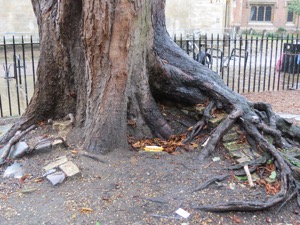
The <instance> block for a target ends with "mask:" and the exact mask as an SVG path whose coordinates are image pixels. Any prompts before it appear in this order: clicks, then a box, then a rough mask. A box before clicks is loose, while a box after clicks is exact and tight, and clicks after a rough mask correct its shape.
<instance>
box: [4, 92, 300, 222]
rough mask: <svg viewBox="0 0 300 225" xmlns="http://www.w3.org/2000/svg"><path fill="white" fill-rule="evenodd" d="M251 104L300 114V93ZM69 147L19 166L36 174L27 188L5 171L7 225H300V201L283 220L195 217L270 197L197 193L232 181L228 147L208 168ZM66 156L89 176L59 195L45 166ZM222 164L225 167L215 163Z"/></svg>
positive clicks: (266, 215) (228, 190)
mask: <svg viewBox="0 0 300 225" xmlns="http://www.w3.org/2000/svg"><path fill="white" fill-rule="evenodd" d="M284 95H286V96H287V98H285V97H284ZM253 96H254V97H253ZM270 96H271V97H270ZM247 97H248V98H249V99H251V100H253V101H258V100H260V101H267V102H270V103H274V105H273V109H274V110H275V111H277V112H286V113H298V114H300V111H299V110H300V101H299V97H300V91H287V92H284V93H283V92H280V93H279V92H278V93H277V95H275V94H273V93H263V94H252V95H247ZM267 97H269V99H267ZM287 99H288V101H287ZM287 102H289V103H287ZM281 104H288V105H286V106H284V107H283V106H281ZM292 108H293V110H291V109H292ZM51 129H52V128H51V126H46V125H45V126H43V128H39V129H37V130H35V131H33V132H32V133H31V134H30V135H28V136H27V139H28V138H32V137H35V138H36V137H38V136H40V137H42V136H45V135H49V133H50V134H51V135H55V133H53V130H51ZM69 145H70V147H69V148H68V149H56V150H52V151H51V152H48V153H40V154H32V155H30V156H26V157H24V158H22V159H20V160H18V162H20V163H22V164H23V168H24V171H25V173H26V174H28V177H27V178H26V179H25V180H18V179H13V178H3V176H2V175H3V173H4V170H5V169H6V166H2V167H0V182H1V183H0V224H14V225H16V224H22V225H23V224H24V225H41V224H48V225H50V224H54V225H63V224H80V225H83V224H94V225H99V224H100V225H105V224H116V225H127V224H128V225H158V224H159V225H168V224H170V225H177V224H178V225H187V224H188V225H197V224H212V225H213V224H282V225H283V224H293V225H297V224H300V209H299V208H298V206H297V204H296V200H295V199H294V200H292V201H291V202H290V203H288V204H287V205H285V206H284V207H283V208H282V209H281V210H280V211H279V212H276V210H277V207H275V208H272V209H270V210H266V211H262V212H229V213H209V212H205V211H201V210H197V209H194V208H195V206H198V205H203V204H213V203H218V202H223V201H231V200H240V201H241V200H243V201H244V200H252V201H257V200H262V199H266V198H267V197H268V196H270V195H269V194H267V193H266V190H265V188H264V187H262V186H260V185H256V186H255V187H254V188H250V187H249V185H248V184H247V182H241V181H238V180H237V179H236V178H235V176H234V175H231V176H229V178H227V179H226V180H224V181H220V182H217V183H214V184H212V185H211V186H209V188H207V189H204V190H201V191H197V192H194V191H193V190H195V189H196V188H197V187H198V186H199V185H201V184H202V183H203V182H205V181H206V180H208V179H210V178H212V177H214V176H217V175H222V174H227V173H229V174H230V173H231V172H229V171H227V170H224V168H226V166H228V165H232V164H233V162H232V161H231V160H230V158H229V157H228V156H229V155H228V153H227V152H226V151H224V150H223V148H222V147H220V148H219V149H217V150H216V152H215V154H214V155H212V156H211V157H209V158H208V159H207V160H205V161H204V162H201V163H200V162H199V161H198V160H197V155H198V154H199V153H198V152H197V151H190V152H182V153H180V154H176V155H170V154H167V153H146V152H143V151H139V152H138V151H130V150H128V149H117V150H114V151H113V152H112V153H110V154H108V155H104V156H100V157H101V160H103V161H104V162H98V161H95V160H93V159H91V158H88V157H84V156H80V155H78V154H74V151H73V153H72V150H76V149H77V147H76V143H69ZM63 155H66V156H67V157H68V159H69V160H70V161H72V162H74V163H75V164H76V165H77V166H78V167H79V168H80V170H81V174H80V175H78V176H76V177H72V178H68V179H67V180H66V181H65V182H64V183H62V184H60V185H58V186H55V187H53V186H52V185H51V184H50V182H49V181H47V180H39V179H38V178H40V177H41V176H42V174H43V173H44V172H45V171H43V169H42V168H43V166H45V165H47V164H48V163H50V162H52V161H53V160H54V159H55V158H57V157H59V156H63ZM215 157H219V158H220V160H219V161H214V160H213V159H214V158H215ZM37 181H39V182H37ZM179 208H182V209H184V210H186V211H187V212H188V213H190V216H189V217H188V218H187V219H185V218H183V217H180V216H179V215H177V214H176V213H175V211H176V210H177V209H179Z"/></svg>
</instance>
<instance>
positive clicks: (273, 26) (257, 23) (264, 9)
mask: <svg viewBox="0 0 300 225" xmlns="http://www.w3.org/2000/svg"><path fill="white" fill-rule="evenodd" d="M231 1H233V2H232V9H233V10H232V12H233V21H232V26H235V27H240V28H241V29H242V30H245V29H250V28H252V29H254V30H255V31H263V30H266V31H271V32H275V31H277V30H278V28H284V29H286V30H287V31H290V32H293V31H296V30H297V26H298V22H299V18H298V16H297V15H295V14H294V13H293V12H289V10H288V4H289V2H290V0H231Z"/></svg>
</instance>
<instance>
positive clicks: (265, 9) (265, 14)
mask: <svg viewBox="0 0 300 225" xmlns="http://www.w3.org/2000/svg"><path fill="white" fill-rule="evenodd" d="M250 20H251V21H260V22H263V21H271V20H272V6H265V5H253V6H251V14H250Z"/></svg>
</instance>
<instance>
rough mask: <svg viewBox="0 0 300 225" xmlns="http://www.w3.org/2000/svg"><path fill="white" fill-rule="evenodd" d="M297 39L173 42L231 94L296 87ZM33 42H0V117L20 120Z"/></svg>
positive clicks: (31, 73)
mask: <svg viewBox="0 0 300 225" xmlns="http://www.w3.org/2000/svg"><path fill="white" fill-rule="evenodd" d="M299 39H300V37H299V38H298V36H286V37H274V36H270V37H259V36H247V35H242V36H240V37H238V38H230V37H228V36H222V37H220V36H219V35H218V36H216V37H214V36H210V37H208V36H207V35H204V36H201V37H200V38H199V39H195V38H190V39H183V38H182V37H180V38H176V37H174V41H175V42H176V43H177V44H178V45H179V46H180V47H181V48H182V49H183V50H185V51H186V53H187V54H188V55H190V56H191V57H193V58H194V59H195V60H197V61H198V62H199V63H202V64H204V65H205V66H208V67H209V68H210V69H212V70H213V71H215V72H216V73H218V74H219V76H221V77H222V79H223V80H224V82H225V83H226V84H227V85H228V86H229V87H230V88H231V89H233V90H234V91H236V92H239V93H244V92H262V91H276V90H284V89H299V88H300V80H299V78H300V40H299ZM38 58H39V42H38V41H33V39H32V37H31V38H29V39H28V40H27V41H24V38H23V37H22V38H21V39H20V40H17V41H16V40H15V38H14V37H12V38H11V39H9V40H7V39H5V38H3V41H2V43H0V64H1V65H0V117H4V116H14V115H20V114H22V113H23V112H24V110H25V109H26V107H27V105H28V103H29V100H30V98H31V96H32V94H33V90H34V85H35V71H36V67H37V62H38Z"/></svg>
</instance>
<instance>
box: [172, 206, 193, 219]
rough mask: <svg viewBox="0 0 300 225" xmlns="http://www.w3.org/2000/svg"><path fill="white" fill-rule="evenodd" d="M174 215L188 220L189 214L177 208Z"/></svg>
mask: <svg viewBox="0 0 300 225" xmlns="http://www.w3.org/2000/svg"><path fill="white" fill-rule="evenodd" d="M176 213H177V214H178V215H179V216H182V217H183V218H185V219H186V218H188V217H189V216H190V215H191V214H189V213H188V212H187V211H185V210H184V209H182V208H179V209H177V210H176Z"/></svg>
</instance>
